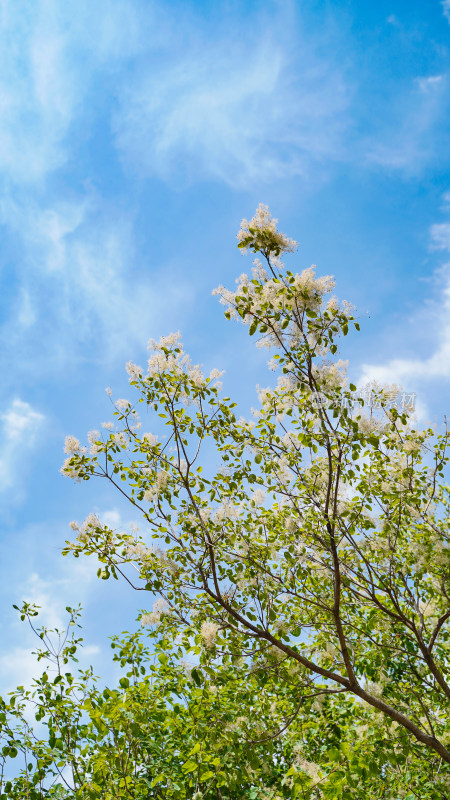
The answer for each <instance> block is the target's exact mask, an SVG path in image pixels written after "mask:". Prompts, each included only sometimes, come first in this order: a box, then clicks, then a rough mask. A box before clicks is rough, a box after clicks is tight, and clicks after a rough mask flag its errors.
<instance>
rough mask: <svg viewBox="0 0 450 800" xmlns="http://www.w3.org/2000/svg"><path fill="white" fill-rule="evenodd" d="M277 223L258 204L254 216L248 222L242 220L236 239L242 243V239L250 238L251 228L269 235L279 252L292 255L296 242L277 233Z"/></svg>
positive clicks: (262, 205) (261, 205)
mask: <svg viewBox="0 0 450 800" xmlns="http://www.w3.org/2000/svg"><path fill="white" fill-rule="evenodd" d="M277 222H278V220H277V219H274V218H273V217H272V216H271V214H270V211H269V208H268V206H265V205H264V204H263V203H260V204H259V206H258V208H257V209H256V213H255V215H254V216H253V217H252V219H251V220H250V221H248V220H246V219H243V220H242V222H241V227H240V229H239V231H238V234H237V239H238V241H239V242H242V241H243V240H244V239H247V238H248V237H249V236H252V233H250V230H249V229H250V228H253V229H256V230H257V231H261V232H262V231H264V232H267V233H270V234H271V238H272V240H273V242H274V244H276V245H277V247H278V248H279V250H280V251H281V252H284V253H293V252H294V251H295V250H296V249H297V246H298V244H297V242H296V241H294V239H288V237H287V236H285V235H284V233H280V231H277ZM253 235H254V234H253ZM243 250H244V251H245V250H247V247H244V248H243Z"/></svg>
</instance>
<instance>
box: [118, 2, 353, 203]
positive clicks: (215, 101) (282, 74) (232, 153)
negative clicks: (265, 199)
mask: <svg viewBox="0 0 450 800" xmlns="http://www.w3.org/2000/svg"><path fill="white" fill-rule="evenodd" d="M265 22H266V24H265V25H264V23H263V20H261V19H259V18H258V16H257V15H256V16H255V19H254V20H253V25H252V28H256V29H257V35H255V32H254V30H253V32H250V31H248V27H245V26H243V27H245V30H246V34H247V35H246V37H245V39H243V37H241V36H240V35H239V34H238V35H236V25H235V26H234V27H233V28H231V27H230V26H228V25H225V26H224V30H222V31H221V32H219V35H218V36H217V31H215V34H216V35H215V37H214V41H211V36H210V32H209V33H208V31H204V32H203V33H202V32H200V34H197V35H193V30H190V31H188V33H187V34H186V35H185V37H184V38H183V40H182V41H179V42H176V41H172V42H171V43H170V49H169V48H168V50H167V52H166V53H164V52H163V53H159V54H158V55H159V60H158V69H157V71H155V64H154V62H153V61H152V59H148V58H147V59H146V60H145V59H143V60H141V61H139V60H138V61H137V62H136V70H135V73H134V75H133V80H130V81H127V85H126V86H122V89H121V91H120V92H119V98H120V101H119V105H118V109H117V111H116V113H115V115H114V127H115V131H116V141H117V145H118V147H119V148H120V150H121V152H122V155H123V158H124V161H125V162H126V163H127V164H129V165H131V166H132V167H134V169H135V170H136V171H137V172H139V174H140V175H142V174H146V175H157V176H159V177H162V178H165V179H168V178H169V179H170V178H174V179H177V180H183V179H192V178H195V179H198V178H199V177H200V178H212V179H218V180H221V181H225V182H226V183H229V184H231V185H232V186H234V187H243V186H246V185H248V182H249V181H252V182H254V181H255V180H256V181H258V182H261V181H263V182H264V181H267V180H273V179H277V178H283V177H286V176H287V175H291V176H292V175H305V174H308V173H310V170H311V169H312V167H313V166H316V168H317V165H318V164H320V163H321V162H323V161H324V160H327V159H328V160H331V161H333V162H334V161H335V160H336V159H337V160H339V159H340V158H341V157H342V153H343V141H342V137H343V132H344V130H345V128H346V126H347V124H348V115H347V110H348V105H349V99H350V91H349V88H348V86H347V84H346V80H345V78H344V74H343V69H342V67H341V66H340V65H339V64H338V63H336V61H335V60H333V59H332V58H331V56H330V57H329V58H327V57H324V56H323V53H322V56H321V57H320V58H319V56H318V55H317V54H316V53H315V51H314V46H313V44H312V43H311V41H309V40H308V38H307V37H306V36H304V37H303V36H302V34H301V33H300V32H299V35H300V38H301V42H298V41H297V42H296V44H295V48H294V46H291V43H290V41H289V34H288V33H286V31H287V30H288V29H289V26H288V25H285V26H283V25H282V22H283V20H282V19H281V15H280V17H279V18H277V16H275V17H274V18H273V19H271V29H272V31H273V33H271V31H270V30H269V29H268V27H267V19H266V21H265ZM274 29H275V30H274ZM249 36H250V41H249V38H248V37H249ZM174 46H175V47H176V51H177V57H176V59H173V54H172V49H173V48H174Z"/></svg>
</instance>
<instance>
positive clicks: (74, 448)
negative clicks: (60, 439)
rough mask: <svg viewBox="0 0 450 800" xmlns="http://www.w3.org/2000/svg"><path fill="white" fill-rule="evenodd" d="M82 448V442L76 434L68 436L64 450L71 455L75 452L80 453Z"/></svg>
mask: <svg viewBox="0 0 450 800" xmlns="http://www.w3.org/2000/svg"><path fill="white" fill-rule="evenodd" d="M80 450H81V444H80V442H79V440H78V439H77V438H76V436H66V438H65V441H64V452H65V453H69V455H71V454H73V453H79V452H80Z"/></svg>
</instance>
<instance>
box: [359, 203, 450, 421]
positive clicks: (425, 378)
mask: <svg viewBox="0 0 450 800" xmlns="http://www.w3.org/2000/svg"><path fill="white" fill-rule="evenodd" d="M444 201H445V202H446V203H447V202H448V195H444ZM430 249H431V250H443V251H446V252H450V223H439V224H435V225H432V226H431V228H430ZM434 277H435V282H436V283H437V285H438V286H439V297H438V298H437V299H435V300H430V299H427V300H426V301H425V304H424V306H423V307H421V308H418V309H417V310H416V313H415V315H414V316H413V318H412V319H411V320H410V329H411V330H413V329H414V328H417V327H420V328H421V329H422V330H426V331H427V332H428V334H430V332H432V334H433V341H434V342H435V345H434V348H433V350H432V352H431V354H430V355H428V356H427V357H424V358H404V357H398V358H391V359H389V360H387V361H386V362H385V363H382V364H363V366H362V372H361V378H360V380H361V382H367V381H369V380H376V381H378V382H380V383H391V382H393V383H399V384H402V385H403V386H404V387H405V389H408V390H409V391H412V390H415V391H417V388H418V387H423V393H424V394H425V393H426V388H425V387H426V386H427V384H430V383H433V382H435V381H442V380H446V381H447V380H450V263H446V264H444V265H443V266H442V267H440V268H439V269H438V270H436V273H435V276H434ZM418 403H419V405H418V406H417V409H416V410H417V412H418V416H419V417H421V418H423V417H424V416H425V414H426V407H425V404H424V401H423V399H422V400H421V399H420V397H419V398H418Z"/></svg>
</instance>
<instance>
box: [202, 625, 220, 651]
mask: <svg viewBox="0 0 450 800" xmlns="http://www.w3.org/2000/svg"><path fill="white" fill-rule="evenodd" d="M219 627H220V626H219V625H216V623H215V622H202V625H201V628H200V636H201V638H202V640H203V642H204V644H205V647H208V648H211V647H213V645H214V642H215V639H216V636H217V631H218V630H219Z"/></svg>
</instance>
